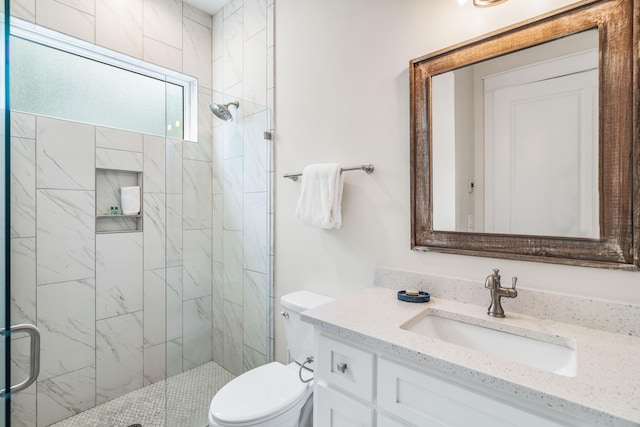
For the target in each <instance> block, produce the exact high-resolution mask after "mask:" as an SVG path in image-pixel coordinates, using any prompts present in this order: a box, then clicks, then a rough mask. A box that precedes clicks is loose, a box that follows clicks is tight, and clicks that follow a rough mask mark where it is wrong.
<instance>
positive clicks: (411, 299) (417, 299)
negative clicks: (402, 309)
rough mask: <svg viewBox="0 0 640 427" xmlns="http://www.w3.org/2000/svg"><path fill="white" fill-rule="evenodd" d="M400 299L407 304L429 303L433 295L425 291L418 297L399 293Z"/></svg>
mask: <svg viewBox="0 0 640 427" xmlns="http://www.w3.org/2000/svg"><path fill="white" fill-rule="evenodd" d="M398 299H399V300H400V301H405V302H429V300H430V299H431V295H429V293H428V292H424V291H420V292H418V295H407V291H398Z"/></svg>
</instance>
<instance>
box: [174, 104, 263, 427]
mask: <svg viewBox="0 0 640 427" xmlns="http://www.w3.org/2000/svg"><path fill="white" fill-rule="evenodd" d="M212 100H213V102H215V103H219V104H226V103H229V102H233V101H239V103H240V105H239V108H238V109H236V108H235V107H233V106H232V107H230V111H231V114H232V115H233V121H230V122H225V121H222V120H220V119H218V118H216V117H214V116H213V114H211V115H210V119H209V120H202V116H201V120H200V126H207V125H208V126H211V125H212V124H213V135H212V141H199V142H198V143H193V142H187V141H184V142H183V141H176V140H167V156H166V160H167V163H166V171H167V174H166V176H167V183H166V185H167V189H168V190H167V229H166V235H167V247H166V252H167V299H166V326H167V337H166V342H167V346H166V376H167V381H166V389H165V391H166V425H167V426H173V425H180V426H202V425H206V423H207V416H208V409H209V403H210V401H211V398H212V397H213V395H214V394H215V393H216V392H217V391H218V390H219V389H220V388H221V387H222V386H223V385H224V384H225V383H226V382H228V381H229V380H231V379H232V378H234V377H235V376H237V375H240V374H242V373H243V372H245V371H247V370H249V369H252V368H254V367H257V366H260V365H263V364H265V363H268V362H271V361H272V360H273V331H272V321H271V319H272V317H273V316H272V306H273V292H272V265H273V263H272V259H273V252H272V249H271V248H272V245H271V243H270V242H271V231H270V230H271V225H270V224H271V223H272V221H271V220H272V215H273V213H272V209H271V179H272V175H273V162H272V154H273V150H272V144H271V141H270V140H269V139H265V137H266V136H269V135H270V133H269V132H270V131H271V128H272V119H271V111H270V109H268V108H267V107H265V106H263V105H259V104H255V103H252V102H249V101H247V100H242V99H237V98H234V97H231V96H229V95H226V94H222V93H219V92H214V93H213V95H212ZM201 106H202V104H201ZM201 108H202V107H201ZM207 114H210V113H209V112H208V111H207ZM265 132H267V134H265ZM199 134H200V135H207V134H211V130H210V129H209V130H208V132H207V130H206V129H200V132H199ZM180 154H181V155H182V156H180ZM179 157H181V158H179ZM172 177H174V178H172ZM176 177H181V178H182V185H181V187H180V188H179V189H178V186H177V185H176V183H177V182H178V180H177V179H176ZM170 189H173V190H170ZM178 190H179V192H178ZM171 191H175V192H174V193H171ZM177 242H179V244H178V243H177ZM180 244H181V246H180ZM181 372H184V373H185V374H183V375H180V376H176V374H178V373H181Z"/></svg>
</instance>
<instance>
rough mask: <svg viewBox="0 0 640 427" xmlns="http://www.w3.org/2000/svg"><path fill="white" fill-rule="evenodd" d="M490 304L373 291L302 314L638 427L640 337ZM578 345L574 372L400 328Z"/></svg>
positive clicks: (504, 389)
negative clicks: (438, 322) (493, 332)
mask: <svg viewBox="0 0 640 427" xmlns="http://www.w3.org/2000/svg"><path fill="white" fill-rule="evenodd" d="M486 312H487V309H486V307H480V306H477V305H471V304H465V303H461V302H456V301H450V300H445V299H439V298H433V297H432V298H431V301H430V302H428V303H422V304H412V303H406V302H401V301H398V300H397V298H396V291H395V290H392V289H387V288H370V289H365V290H363V291H360V292H359V293H356V294H354V295H350V296H348V297H345V298H341V299H338V300H336V301H334V302H331V303H328V304H325V305H323V306H320V307H318V308H315V309H312V310H308V311H305V312H304V313H303V314H302V319H303V320H304V321H306V322H309V323H311V324H313V325H315V326H318V327H320V328H322V329H325V330H327V331H330V332H333V333H335V334H337V335H339V336H342V337H343V338H345V339H346V340H348V341H351V342H353V343H361V344H365V345H369V346H373V347H375V348H376V349H377V350H379V351H383V352H386V353H388V354H391V355H395V356H399V357H402V358H405V359H409V360H411V361H413V362H414V363H417V364H418V365H424V366H425V367H428V368H431V369H436V370H439V371H441V372H442V373H444V374H448V375H452V376H454V377H457V378H459V379H461V380H468V381H472V382H474V383H476V384H481V385H483V386H486V387H490V388H493V389H495V390H497V391H499V392H501V393H506V394H508V395H511V396H518V397H520V398H523V399H526V400H528V401H529V402H531V403H534V404H538V405H543V406H544V407H548V408H554V409H556V410H558V411H560V412H563V413H566V414H570V415H573V416H576V417H578V418H581V419H583V420H586V421H588V422H590V423H593V424H594V425H601V426H615V427H623V426H640V338H638V337H633V336H628V335H622V334H614V333H611V332H605V331H601V330H596V329H590V328H585V327H582V326H577V325H572V324H568V323H560V322H555V321H550V320H543V319H537V318H534V317H530V316H525V315H522V314H517V313H509V312H508V311H507V313H506V315H507V317H506V318H504V319H494V318H490V317H488V316H487V314H486ZM436 313H437V314H439V315H441V316H443V317H449V318H452V319H458V320H464V321H465V322H467V323H474V324H478V325H483V326H488V327H490V328H492V329H498V330H504V331H505V332H514V333H517V334H518V335H524V336H529V337H531V338H536V339H542V340H544V341H550V342H556V343H559V344H565V345H569V346H571V347H574V348H576V349H577V353H576V354H577V356H576V360H577V368H576V375H575V376H563V375H559V374H556V373H552V372H547V371H544V370H541V369H536V368H531V367H529V366H526V365H523V364H519V363H515V362H510V361H508V360H506V359H502V358H500V357H497V356H491V355H488V354H486V353H482V352H480V351H476V350H471V349H467V348H465V347H461V346H458V345H454V344H449V343H447V342H444V341H440V340H437V339H433V338H428V337H426V336H423V335H419V334H417V333H414V332H411V331H407V330H405V329H402V328H401V327H400V326H401V325H404V324H407V323H408V322H410V321H411V320H412V319H414V318H416V317H422V316H425V315H428V314H436Z"/></svg>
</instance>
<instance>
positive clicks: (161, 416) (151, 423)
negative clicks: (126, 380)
mask: <svg viewBox="0 0 640 427" xmlns="http://www.w3.org/2000/svg"><path fill="white" fill-rule="evenodd" d="M233 378H234V376H233V375H232V374H231V373H229V372H228V371H226V370H224V369H223V368H222V367H220V366H219V365H217V364H216V363H214V362H209V363H206V364H204V365H201V366H198V367H197V368H194V369H191V370H189V371H186V372H183V373H181V374H179V375H176V376H173V377H171V378H169V379H167V380H164V381H159V382H157V383H155V384H152V385H149V386H147V387H144V388H142V389H140V390H136V391H134V392H132V393H129V394H126V395H124V396H120V397H118V398H117V399H113V400H111V401H109V402H107V403H105V404H102V405H99V406H96V407H95V408H93V409H89V410H88V411H84V412H82V413H80V414H78V415H75V416H73V417H70V418H67V419H66V420H63V421H60V422H58V423H56V424H52V427H89V426H90V427H128V426H130V425H132V424H140V425H141V426H142V427H165V426H166V427H206V426H207V425H208V422H207V414H208V411H209V403H210V402H211V398H212V397H213V395H214V394H215V393H216V392H217V391H218V390H220V388H222V386H223V385H225V384H226V383H227V382H229V381H231V380H232V379H233Z"/></svg>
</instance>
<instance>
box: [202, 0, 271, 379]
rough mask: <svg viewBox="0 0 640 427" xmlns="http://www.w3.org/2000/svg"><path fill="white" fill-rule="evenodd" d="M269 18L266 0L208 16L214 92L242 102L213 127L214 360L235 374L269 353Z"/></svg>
mask: <svg viewBox="0 0 640 427" xmlns="http://www.w3.org/2000/svg"><path fill="white" fill-rule="evenodd" d="M273 17H274V2H273V0H232V1H230V2H229V3H227V5H226V6H225V7H224V8H223V9H222V10H221V11H220V12H218V13H217V14H216V15H214V16H213V28H212V30H213V46H212V47H213V51H212V52H213V53H212V61H213V66H212V67H213V81H212V83H213V89H214V93H213V98H214V101H215V102H230V101H235V100H240V102H241V105H240V109H239V110H238V117H237V121H236V122H233V123H224V122H222V121H220V120H218V119H215V120H214V127H213V132H214V138H213V141H214V160H213V211H214V212H213V233H214V253H213V271H214V274H213V277H214V287H213V288H214V294H213V304H214V310H213V316H214V322H213V324H214V330H213V334H214V342H215V343H218V342H220V341H222V343H223V345H222V346H221V347H220V346H216V347H214V360H215V361H216V362H218V363H220V364H221V365H222V366H224V367H225V369H227V370H229V371H230V372H232V373H234V374H240V373H242V372H244V371H246V370H248V369H251V368H253V367H256V366H259V365H262V364H264V363H266V362H268V361H270V360H273V354H272V353H273V332H272V331H273V328H272V319H273V313H272V312H273V291H272V289H273V285H272V277H273V274H272V268H273V248H272V247H271V244H270V242H271V239H270V235H271V231H272V224H273V216H274V211H273V207H272V204H271V202H272V197H271V189H272V188H273V185H272V182H273V178H274V171H273V147H272V145H271V143H270V141H267V140H264V138H263V135H262V133H263V131H265V130H272V128H273V124H272V118H271V115H270V111H271V110H272V108H273V93H274V79H273V51H274V27H273V25H274V21H273ZM270 109H271V110H270ZM217 283H220V284H221V286H217V285H216V284H217Z"/></svg>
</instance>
